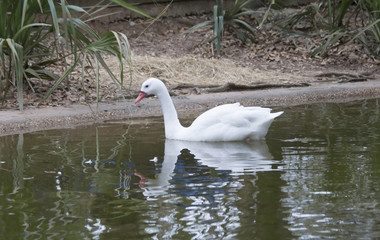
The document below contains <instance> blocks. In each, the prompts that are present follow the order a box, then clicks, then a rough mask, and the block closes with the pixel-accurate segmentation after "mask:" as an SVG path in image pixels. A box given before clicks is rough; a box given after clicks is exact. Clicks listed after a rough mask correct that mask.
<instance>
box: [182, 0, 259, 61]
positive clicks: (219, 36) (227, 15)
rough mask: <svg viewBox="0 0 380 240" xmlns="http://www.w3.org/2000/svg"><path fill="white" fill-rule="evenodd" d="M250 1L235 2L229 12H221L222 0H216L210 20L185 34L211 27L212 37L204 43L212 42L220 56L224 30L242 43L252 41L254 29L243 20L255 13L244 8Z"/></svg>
mask: <svg viewBox="0 0 380 240" xmlns="http://www.w3.org/2000/svg"><path fill="white" fill-rule="evenodd" d="M251 1H252V0H235V3H234V6H233V7H232V8H231V9H229V10H227V11H226V10H223V9H224V8H223V0H217V4H216V5H214V15H213V18H212V19H211V20H207V21H204V22H202V23H199V24H197V25H195V26H193V27H191V28H190V29H188V30H187V33H192V32H193V31H194V30H196V29H198V28H202V27H206V26H212V27H213V29H214V31H213V37H212V38H211V39H206V40H205V41H204V42H212V41H213V42H214V45H215V48H216V49H217V52H218V54H220V46H221V42H222V40H223V35H224V32H225V29H226V28H229V29H231V30H232V31H234V32H235V33H236V35H237V37H238V38H239V39H240V40H242V41H247V40H248V39H250V40H252V41H254V40H255V37H256V32H255V30H254V28H253V27H252V26H251V25H250V24H249V23H248V22H247V21H245V20H244V19H243V18H244V16H248V15H251V14H254V13H255V11H253V10H249V9H247V8H246V6H247V4H248V3H249V2H251Z"/></svg>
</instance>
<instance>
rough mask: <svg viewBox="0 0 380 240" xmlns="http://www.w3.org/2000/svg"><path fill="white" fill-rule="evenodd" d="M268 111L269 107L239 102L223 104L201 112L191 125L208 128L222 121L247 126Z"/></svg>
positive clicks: (236, 125)
mask: <svg viewBox="0 0 380 240" xmlns="http://www.w3.org/2000/svg"><path fill="white" fill-rule="evenodd" d="M270 111H271V109H270V108H262V107H244V106H241V105H240V103H233V104H224V105H220V106H217V107H215V108H212V109H210V110H208V111H206V112H204V113H202V114H201V115H199V117H198V118H196V119H195V120H194V122H193V123H192V125H191V126H192V127H196V128H208V127H210V126H212V125H215V124H220V123H223V124H227V125H230V126H235V127H248V126H249V125H251V122H252V121H255V120H260V119H262V118H263V117H265V116H266V115H269V114H270Z"/></svg>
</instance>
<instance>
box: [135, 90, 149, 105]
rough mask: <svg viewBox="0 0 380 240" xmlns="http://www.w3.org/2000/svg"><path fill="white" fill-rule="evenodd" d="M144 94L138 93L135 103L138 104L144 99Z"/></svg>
mask: <svg viewBox="0 0 380 240" xmlns="http://www.w3.org/2000/svg"><path fill="white" fill-rule="evenodd" d="M146 95H147V94H146V93H144V92H140V94H139V96H138V97H137V98H136V100H135V103H138V102H140V101H141V100H142V99H143V98H144V97H146Z"/></svg>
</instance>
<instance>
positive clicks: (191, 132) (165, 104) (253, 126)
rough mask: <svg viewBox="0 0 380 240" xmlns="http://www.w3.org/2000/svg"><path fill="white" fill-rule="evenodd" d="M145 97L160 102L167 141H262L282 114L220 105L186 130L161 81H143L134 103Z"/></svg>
mask: <svg viewBox="0 0 380 240" xmlns="http://www.w3.org/2000/svg"><path fill="white" fill-rule="evenodd" d="M147 95H156V96H157V97H158V100H159V101H160V104H161V108H162V114H163V115H164V123H165V136H166V138H167V139H176V140H186V141H212V142H217V141H243V140H258V139H263V138H265V135H266V134H267V132H268V128H269V126H270V124H271V123H272V121H273V120H274V118H275V117H278V116H280V115H281V114H282V113H283V112H276V113H271V112H270V111H271V109H270V108H262V107H243V106H241V105H240V103H233V104H224V105H221V106H218V107H215V108H212V109H210V110H208V111H206V112H204V113H202V114H201V115H200V116H199V117H198V118H196V119H195V120H194V122H193V123H192V124H191V125H190V126H189V127H183V126H182V125H181V123H180V122H179V120H178V115H177V111H176V110H175V107H174V104H173V101H172V99H171V98H170V95H169V92H168V90H167V89H166V87H165V84H164V83H163V82H162V81H161V80H159V79H157V78H149V79H148V80H146V81H145V82H144V83H143V84H142V86H141V92H140V94H139V96H138V97H137V98H136V100H135V103H138V102H140V101H141V100H142V99H143V98H144V97H145V96H147Z"/></svg>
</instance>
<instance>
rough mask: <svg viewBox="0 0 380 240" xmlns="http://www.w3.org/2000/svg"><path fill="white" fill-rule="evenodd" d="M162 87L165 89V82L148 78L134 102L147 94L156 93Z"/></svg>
mask: <svg viewBox="0 0 380 240" xmlns="http://www.w3.org/2000/svg"><path fill="white" fill-rule="evenodd" d="M163 89H166V87H165V84H164V83H163V82H162V81H161V80H159V79H157V78H148V79H147V80H146V81H145V82H144V83H143V84H142V85H141V89H140V94H139V96H138V97H137V98H136V100H135V103H138V102H140V101H141V100H142V99H143V98H144V97H146V96H148V95H156V96H157V95H158V94H159V93H160V92H161V91H162V90H163Z"/></svg>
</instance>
